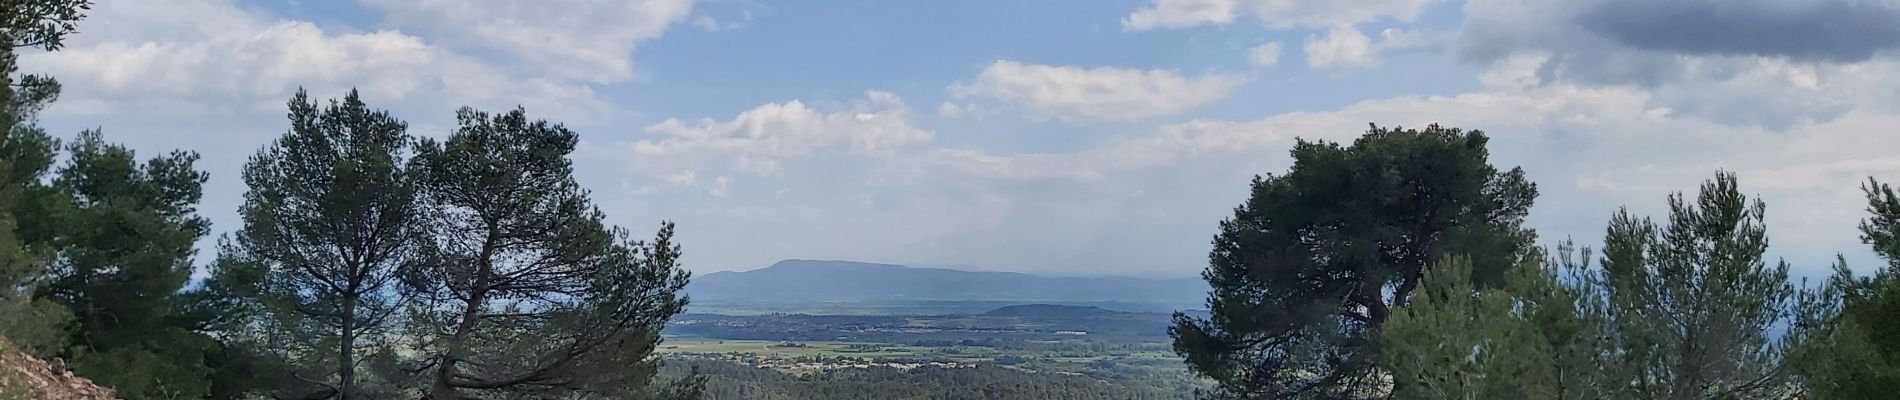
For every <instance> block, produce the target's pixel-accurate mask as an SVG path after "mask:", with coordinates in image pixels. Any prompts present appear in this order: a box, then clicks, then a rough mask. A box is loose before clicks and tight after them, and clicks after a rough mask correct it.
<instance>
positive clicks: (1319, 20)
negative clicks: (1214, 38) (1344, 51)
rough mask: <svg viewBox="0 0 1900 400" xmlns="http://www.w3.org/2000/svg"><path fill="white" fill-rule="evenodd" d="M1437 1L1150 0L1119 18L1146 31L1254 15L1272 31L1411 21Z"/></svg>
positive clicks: (1125, 26) (1128, 26)
mask: <svg viewBox="0 0 1900 400" xmlns="http://www.w3.org/2000/svg"><path fill="white" fill-rule="evenodd" d="M1437 1H1438V0H1363V1H1334V0H1153V2H1152V3H1151V4H1150V5H1149V6H1148V7H1147V8H1143V9H1140V10H1137V11H1135V12H1134V13H1131V14H1128V17H1126V18H1123V19H1122V28H1123V29H1127V30H1131V31H1145V30H1150V29H1159V28H1187V27H1194V26H1199V25H1204V24H1215V25H1224V24H1228V23H1232V22H1234V19H1235V15H1236V14H1239V13H1240V12H1242V11H1252V13H1253V16H1254V17H1255V18H1257V19H1259V20H1260V23H1261V24H1264V25H1266V26H1270V27H1274V28H1296V27H1298V28H1326V27H1332V26H1338V25H1350V24H1357V23H1360V22H1366V21H1373V20H1378V19H1381V18H1392V19H1397V20H1401V21H1411V20H1413V19H1415V18H1417V17H1418V14H1419V12H1420V11H1422V10H1424V8H1425V7H1426V6H1428V5H1431V4H1432V3H1435V2H1437Z"/></svg>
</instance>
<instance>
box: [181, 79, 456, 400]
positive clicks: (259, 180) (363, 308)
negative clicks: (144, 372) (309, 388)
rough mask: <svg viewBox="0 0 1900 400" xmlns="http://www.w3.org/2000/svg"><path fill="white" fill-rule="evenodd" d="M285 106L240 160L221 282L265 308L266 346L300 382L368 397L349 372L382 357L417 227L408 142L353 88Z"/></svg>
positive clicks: (400, 128)
mask: <svg viewBox="0 0 1900 400" xmlns="http://www.w3.org/2000/svg"><path fill="white" fill-rule="evenodd" d="M289 107H290V114H289V116H290V129H289V130H288V131H287V132H285V133H284V135H283V137H281V138H279V139H278V140H277V141H276V142H275V143H273V144H271V145H270V146H268V147H265V148H264V149H263V150H261V151H259V152H258V154H257V155H255V156H253V157H251V160H250V162H249V163H248V164H246V165H245V169H244V182H245V183H246V184H247V185H249V187H250V190H249V191H247V192H246V193H245V196H244V205H243V207H242V208H241V209H240V211H239V212H240V214H241V215H242V216H243V218H244V226H243V228H242V229H241V230H240V231H238V232H237V235H236V237H235V239H234V240H232V241H231V242H230V243H229V244H228V245H227V246H225V254H224V257H225V258H226V259H225V260H224V261H223V262H221V263H220V265H221V268H220V269H221V271H219V275H220V276H222V277H225V278H226V279H225V280H226V281H229V282H232V283H233V284H234V285H236V287H237V288H238V291H239V292H241V293H244V294H246V295H248V296H249V297H252V298H253V299H255V300H257V301H258V303H259V304H261V305H262V306H263V307H262V310H261V311H262V316H264V319H263V324H264V325H265V327H267V328H268V329H270V330H271V335H272V336H273V337H271V338H268V340H270V341H271V342H272V343H273V344H274V346H271V347H272V348H274V349H276V350H278V351H280V352H281V354H283V357H284V358H286V359H289V360H291V361H292V362H293V364H295V366H296V367H297V373H298V375H297V379H300V380H305V381H312V382H318V383H322V385H323V386H327V387H326V388H321V389H320V390H322V391H327V392H330V393H333V394H335V396H336V398H339V399H352V398H361V397H365V396H370V394H371V393H373V392H366V389H363V388H361V387H359V386H360V385H359V380H360V379H359V378H358V376H357V375H358V373H357V372H358V370H360V369H362V368H363V365H362V363H363V361H364V358H365V357H364V355H365V354H370V353H374V352H377V351H389V350H390V346H391V344H392V343H393V340H394V336H392V333H393V332H392V330H393V329H394V326H395V325H394V322H395V320H396V318H397V317H398V315H397V314H398V311H400V309H401V308H400V306H401V300H402V299H401V298H400V296H399V293H400V292H401V290H400V289H401V288H400V287H398V284H397V283H398V282H397V277H396V271H397V267H398V266H399V265H400V264H401V263H403V262H407V261H409V260H410V258H411V257H410V255H411V254H412V253H413V251H412V250H413V249H414V248H415V245H416V243H417V242H418V240H419V239H418V237H417V234H418V233H420V232H421V229H420V227H419V226H418V225H417V222H418V221H417V219H416V216H415V212H416V206H415V193H414V189H413V187H412V185H411V182H410V178H409V174H408V172H407V169H406V167H405V160H404V159H403V156H404V154H403V153H404V151H405V150H406V149H407V147H408V146H409V145H410V142H411V139H410V137H409V135H408V133H407V126H406V125H405V124H404V123H403V122H402V121H399V120H397V119H396V118H395V117H392V116H390V115H389V113H387V112H383V111H376V110H371V109H370V108H369V106H368V105H366V104H364V103H363V101H362V99H361V98H359V97H358V94H357V92H356V91H354V90H352V91H350V93H349V94H348V95H346V96H344V98H343V101H342V102H340V103H339V102H336V101H331V102H330V104H329V105H328V106H327V107H321V106H320V105H319V104H317V102H315V101H313V100H311V99H309V96H308V95H307V94H306V93H304V92H303V91H301V90H300V91H298V92H297V94H296V95H295V96H293V97H292V98H291V100H290V106H289ZM386 395H392V394H386Z"/></svg>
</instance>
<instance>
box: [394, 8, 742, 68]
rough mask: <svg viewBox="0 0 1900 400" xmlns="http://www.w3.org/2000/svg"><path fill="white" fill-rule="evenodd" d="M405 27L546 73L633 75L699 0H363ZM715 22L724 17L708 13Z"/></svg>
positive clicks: (717, 25)
mask: <svg viewBox="0 0 1900 400" xmlns="http://www.w3.org/2000/svg"><path fill="white" fill-rule="evenodd" d="M364 1H365V2H366V3H368V4H370V5H373V6H375V7H377V8H379V9H381V10H383V11H384V12H386V13H388V16H389V18H390V19H391V21H392V22H393V23H394V24H395V25H396V26H398V27H401V28H403V29H407V30H417V31H422V32H428V33H433V34H436V35H437V36H440V37H443V38H445V39H447V40H448V41H449V42H450V43H453V44H455V45H457V46H465V47H472V48H494V49H499V50H503V51H506V52H509V53H511V54H513V55H515V56H516V57H517V58H518V59H519V60H520V61H521V62H523V63H525V64H528V65H531V66H532V67H533V68H536V69H539V70H540V71H542V72H545V73H546V74H548V75H550V76H553V77H557V78H561V79H572V80H584V81H590V82H603V83H606V82H621V81H626V80H628V79H632V78H633V77H634V76H635V75H634V68H633V52H634V48H635V47H636V46H637V45H638V44H639V43H640V42H642V41H646V40H650V39H653V38H657V37H660V35H661V34H663V33H665V32H666V30H667V28H669V27H670V26H672V25H673V24H674V23H676V22H680V21H682V20H685V19H686V18H687V16H688V15H690V14H691V12H692V8H693V1H692V0H630V1H591V0H557V1H533V2H523V1H513V0H477V1H470V0H364ZM707 22H709V23H711V24H712V25H713V26H715V27H721V26H726V25H721V24H719V23H718V21H714V20H711V19H708V20H707Z"/></svg>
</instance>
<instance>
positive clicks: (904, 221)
mask: <svg viewBox="0 0 1900 400" xmlns="http://www.w3.org/2000/svg"><path fill="white" fill-rule="evenodd" d="M1895 21H1900V1H1896V0H1466V1H1453V0H1362V1H1337V0H1046V1H1016V0H971V1H954V2H912V1H885V0H826V1H800V2H768V1H756V0H630V1H601V0H541V1H513V0H321V1H319V0H99V1H98V3H97V4H96V5H95V6H94V9H93V10H92V12H91V14H90V16H89V17H88V18H87V20H86V21H85V22H83V23H82V24H81V25H80V33H78V34H77V36H74V37H72V38H71V39H69V42H68V43H67V46H68V47H67V48H65V49H64V50H62V51H59V52H54V53H33V54H27V55H24V56H23V57H22V60H21V63H22V65H23V69H24V70H26V71H27V72H36V73H47V74H51V75H53V76H55V77H57V78H58V79H60V81H61V82H62V83H63V84H64V85H65V91H64V92H63V93H62V94H61V97H60V99H59V101H58V102H57V103H55V104H54V105H53V106H51V107H50V108H48V109H47V110H46V111H45V112H44V113H43V114H42V115H41V117H40V118H41V124H42V125H44V126H46V127H47V128H48V129H49V130H50V131H51V132H54V133H55V134H56V135H60V136H66V137H70V136H72V135H74V134H76V133H78V132H80V131H81V130H85V129H100V130H102V131H103V132H104V133H105V136H106V138H107V139H108V140H112V141H117V142H122V143H125V144H127V145H128V146H131V147H132V148H134V149H137V150H138V151H140V152H141V154H148V155H156V154H160V153H161V152H168V151H171V150H174V149H179V150H187V151H194V152H197V153H199V154H200V155H201V156H202V157H203V158H202V159H201V160H200V164H199V166H200V168H202V169H204V170H206V171H208V172H209V173H210V174H211V178H210V181H209V182H208V183H207V187H206V193H205V200H204V202H203V203H202V204H201V207H200V209H199V212H200V213H201V214H202V215H205V216H207V217H208V218H210V219H211V220H212V221H213V223H214V225H213V228H212V230H213V233H212V235H211V237H208V238H206V239H205V240H204V241H203V242H202V243H201V246H200V247H201V250H200V252H199V254H198V256H197V258H198V261H199V262H200V263H207V262H208V260H210V259H211V258H212V257H213V256H214V255H213V254H212V252H213V251H214V250H212V247H211V246H210V245H211V243H214V241H215V240H216V237H217V236H219V235H223V234H226V233H228V232H231V231H232V230H234V229H235V228H236V226H237V225H238V224H239V220H238V218H237V214H236V210H237V207H238V204H239V202H241V198H242V194H243V192H244V189H245V188H244V185H243V183H242V181H241V180H240V179H239V177H238V171H240V169H241V168H242V166H243V164H244V162H245V160H246V158H247V157H249V156H250V155H252V154H254V153H255V152H256V151H257V149H259V148H260V147H262V146H264V145H265V144H267V143H269V142H270V141H272V140H274V139H275V138H276V137H278V136H279V135H282V134H283V133H284V131H285V130H286V129H287V128H288V123H287V122H286V120H285V114H286V112H287V111H286V108H285V103H286V101H287V100H288V99H289V98H290V96H291V94H292V93H294V92H295V91H296V90H297V89H298V88H305V89H307V90H309V91H310V93H311V95H312V96H314V97H318V98H340V97H341V96H343V95H344V94H345V93H347V91H348V90H350V89H351V88H355V89H358V90H360V91H361V93H362V97H363V99H364V100H365V101H366V102H367V103H369V104H370V105H371V106H372V107H376V108H381V109H387V110H389V111H390V112H391V113H393V114H394V115H396V116H397V117H399V118H401V119H403V120H405V121H407V122H408V123H409V131H410V132H411V133H413V134H415V135H419V136H428V137H443V136H447V135H448V134H450V133H451V131H452V130H453V129H454V121H453V115H454V111H455V110H456V109H457V108H459V107H462V106H471V107H476V108H481V109H485V110H506V109H510V108H514V107H522V108H524V109H526V110H527V112H528V114H529V115H530V116H531V117H535V118H545V119H548V120H551V121H556V122H560V123H563V124H565V125H566V126H567V127H569V128H571V129H573V130H575V131H576V132H578V133H579V134H580V136H581V143H580V145H579V149H578V150H577V151H576V152H575V154H574V155H573V159H574V161H575V165H576V169H577V171H576V176H577V179H578V180H579V181H580V182H581V183H582V184H583V185H585V186H586V187H588V188H589V189H591V191H592V196H593V200H594V201H595V202H596V204H597V205H598V206H599V207H600V208H601V210H602V211H604V212H605V213H606V214H607V218H608V222H609V223H612V224H614V225H618V226H621V227H625V228H627V229H629V230H631V231H633V232H635V234H636V235H638V236H647V235H650V233H651V232H652V231H653V230H655V229H657V227H658V224H659V223H660V221H662V220H670V221H674V222H677V223H678V224H679V233H678V240H679V241H680V242H681V243H682V244H683V246H684V247H685V254H686V255H685V257H684V259H683V261H684V263H685V264H686V266H687V267H688V268H689V269H691V270H694V271H698V272H709V271H718V270H744V269H752V268H757V267H761V266H765V265H769V264H771V263H772V262H774V261H776V260H780V259H787V258H803V259H847V260H860V261H873V262H890V263H901V264H912V265H934V266H954V267H963V268H970V269H983V270H1009V271H1025V272H1040V273H1049V274H1064V275H1129V276H1156V277H1182V276H1193V275H1194V274H1196V273H1198V272H1199V271H1200V269H1201V268H1203V267H1204V266H1205V263H1206V254H1207V251H1208V248H1209V245H1208V242H1209V240H1210V239H1211V238H1212V236H1213V234H1214V233H1215V230H1216V227H1217V225H1218V223H1219V221H1220V220H1221V219H1222V218H1224V217H1226V216H1228V215H1231V213H1232V209H1233V207H1234V206H1235V205H1238V204H1239V203H1240V202H1241V201H1243V200H1244V199H1245V195H1246V193H1247V186H1248V181H1249V180H1250V179H1251V178H1252V177H1253V176H1255V175H1261V174H1270V173H1275V172H1280V171H1284V170H1285V169H1286V167H1287V166H1288V164H1289V157H1288V153H1287V152H1288V150H1289V149H1290V148H1291V146H1292V144H1293V143H1294V142H1295V140H1297V139H1302V138H1303V139H1306V140H1329V141H1347V142H1349V141H1350V140H1352V139H1353V138H1355V137H1357V136H1358V135H1360V134H1361V133H1363V132H1364V131H1365V130H1366V127H1367V125H1368V124H1372V123H1376V124H1380V125H1399V126H1406V127H1422V126H1424V125H1426V124H1432V123H1438V124H1442V125H1446V126H1453V127H1459V128H1464V129H1476V130H1482V131H1485V132H1486V133H1487V134H1488V135H1490V137H1491V139H1492V140H1491V147H1490V151H1491V160H1492V162H1493V164H1494V165H1498V166H1500V167H1503V168H1510V167H1522V168H1523V169H1524V171H1525V173H1526V174H1527V175H1528V176H1529V177H1531V178H1532V179H1533V180H1534V181H1536V182H1537V183H1538V189H1539V191H1540V192H1541V196H1540V197H1539V198H1538V199H1537V202H1536V206H1535V207H1534V208H1533V209H1532V215H1531V217H1530V220H1529V223H1530V224H1531V225H1532V226H1533V227H1534V228H1536V229H1537V230H1538V232H1539V235H1540V239H1539V240H1540V242H1542V243H1545V244H1553V243H1556V242H1557V241H1561V240H1565V239H1574V240H1576V241H1577V242H1578V243H1580V244H1582V245H1593V244H1595V243H1599V242H1601V239H1602V237H1603V232H1604V226H1605V223H1606V222H1607V221H1608V219H1609V217H1610V215H1611V214H1612V213H1613V212H1615V211H1616V210H1617V209H1618V208H1619V207H1628V209H1629V210H1631V211H1632V212H1634V213H1637V214H1639V215H1649V216H1656V217H1659V218H1660V217H1662V216H1663V213H1664V212H1665V211H1666V203H1665V196H1667V195H1668V194H1670V193H1672V192H1679V191H1691V192H1693V190H1694V189H1695V187H1696V185H1698V184H1699V183H1701V182H1702V181H1704V180H1706V179H1709V178H1711V177H1713V176H1714V173H1715V171H1717V170H1729V171H1734V172H1736V173H1738V174H1739V175H1740V177H1741V183H1742V189H1743V190H1744V191H1745V192H1748V193H1751V194H1754V195H1757V196H1759V198H1760V199H1762V200H1764V201H1765V202H1766V203H1767V205H1768V211H1767V215H1768V217H1767V225H1768V229H1769V235H1770V240H1771V243H1772V246H1773V247H1772V249H1771V250H1770V252H1771V256H1773V257H1778V258H1782V259H1785V260H1787V261H1788V262H1789V263H1791V264H1792V265H1793V268H1794V270H1795V273H1796V274H1798V275H1819V274H1822V273H1824V272H1825V271H1826V270H1827V269H1828V268H1829V265H1830V264H1831V263H1832V261H1833V259H1834V256H1835V255H1836V254H1840V255H1842V256H1844V257H1846V258H1847V259H1848V260H1849V262H1850V264H1851V265H1853V266H1855V267H1856V268H1857V269H1861V270H1863V271H1865V270H1868V269H1871V268H1874V266H1875V265H1878V264H1880V263H1882V261H1880V260H1878V259H1877V258H1875V257H1874V256H1873V255H1872V253H1871V252H1870V251H1869V250H1868V249H1867V247H1866V246H1865V245H1862V244H1860V241H1859V238H1858V232H1857V231H1856V230H1855V226H1856V225H1857V223H1858V221H1859V220H1860V219H1861V218H1862V217H1863V216H1864V215H1865V203H1864V200H1863V199H1862V197H1861V193H1860V189H1859V186H1860V185H1861V184H1862V183H1863V182H1865V181H1866V180H1867V179H1868V178H1869V177H1875V178H1880V179H1883V180H1888V181H1900V152H1897V151H1896V149H1900V132H1896V129H1895V127H1900V51H1896V48H1900V23H1895Z"/></svg>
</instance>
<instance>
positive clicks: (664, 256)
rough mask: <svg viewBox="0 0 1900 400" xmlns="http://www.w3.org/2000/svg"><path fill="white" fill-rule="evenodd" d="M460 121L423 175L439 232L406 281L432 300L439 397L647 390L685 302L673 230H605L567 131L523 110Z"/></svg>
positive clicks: (424, 313) (431, 355)
mask: <svg viewBox="0 0 1900 400" xmlns="http://www.w3.org/2000/svg"><path fill="white" fill-rule="evenodd" d="M456 116H457V120H458V121H459V123H460V127H459V129H457V131H456V132H455V133H454V134H453V135H451V136H450V137H449V138H448V139H447V140H444V141H441V142H437V141H433V140H427V139H425V140H422V143H421V145H420V146H418V148H419V150H418V151H417V155H416V157H415V160H414V166H413V167H411V170H412V171H415V173H416V174H417V175H418V179H419V181H418V182H419V184H418V187H419V188H420V194H421V195H420V197H421V201H422V204H424V206H423V207H424V212H423V214H424V215H428V216H430V218H431V219H430V222H429V226H430V227H431V229H432V230H431V232H430V234H431V235H430V236H431V238H432V240H430V241H429V242H428V243H427V245H426V246H424V247H423V260H422V261H421V262H418V263H416V265H415V268H412V269H409V270H408V271H407V272H406V278H405V279H406V281H407V282H408V283H409V285H410V286H411V287H412V288H415V289H416V290H417V291H418V292H419V296H418V298H419V299H420V300H421V301H420V302H419V305H418V306H417V307H415V308H414V309H413V312H412V313H411V321H412V322H414V323H415V324H416V325H417V327H418V328H419V330H418V331H417V332H418V334H419V335H422V336H424V337H423V338H422V340H423V346H422V349H421V353H422V354H424V355H425V357H427V358H428V360H427V361H428V363H429V365H431V367H432V369H431V371H430V374H431V375H430V377H429V378H428V381H429V383H428V386H429V388H428V390H427V397H428V398H431V399H462V398H471V397H490V396H497V397H506V396H505V395H501V394H502V393H512V394H514V395H517V396H534V397H541V398H553V397H562V396H580V397H585V398H593V397H613V398H624V397H636V395H635V394H636V393H645V392H644V391H645V390H647V389H648V388H649V385H650V381H651V378H652V376H653V375H654V372H655V370H656V369H657V362H656V361H655V360H653V359H652V357H650V356H651V354H652V351H653V349H654V346H655V345H656V344H657V343H658V341H659V333H660V329H661V328H662V327H663V325H664V324H665V322H666V320H667V318H670V317H671V316H673V315H674V314H677V313H679V312H680V310H681V309H682V308H683V307H684V306H685V304H686V299H685V298H684V297H682V296H680V295H679V291H680V289H681V288H683V287H684V286H685V284H686V281H687V273H686V272H685V271H684V270H682V269H680V268H679V265H678V257H679V247H678V246H677V245H675V244H674V243H673V242H672V235H673V226H672V224H670V223H668V224H663V225H662V227H661V229H660V231H659V234H658V236H657V237H656V238H654V239H653V240H652V241H650V242H639V241H630V240H628V239H627V234H626V232H625V231H623V230H620V229H617V228H609V227H607V226H606V225H604V224H603V223H602V221H601V220H602V218H603V216H602V214H601V213H600V211H598V210H597V209H595V208H594V207H593V206H592V205H591V204H589V201H588V194H587V192H586V191H585V190H583V189H582V188H581V187H580V185H579V184H577V183H576V182H575V181H574V178H573V176H572V174H573V167H572V165H571V162H570V161H569V160H568V159H567V156H568V154H569V153H571V152H572V151H573V150H574V145H575V143H576V140H577V136H576V135H575V134H574V132H572V131H569V130H568V129H566V128H565V127H562V126H561V125H557V124H553V123H549V122H547V121H541V120H530V119H529V118H528V116H527V113H526V112H525V111H522V110H520V109H517V110H514V111H512V112H508V113H505V114H500V115H490V114H487V113H483V112H479V111H475V110H473V109H466V108H465V109H462V110H460V111H459V112H457V114H456Z"/></svg>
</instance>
